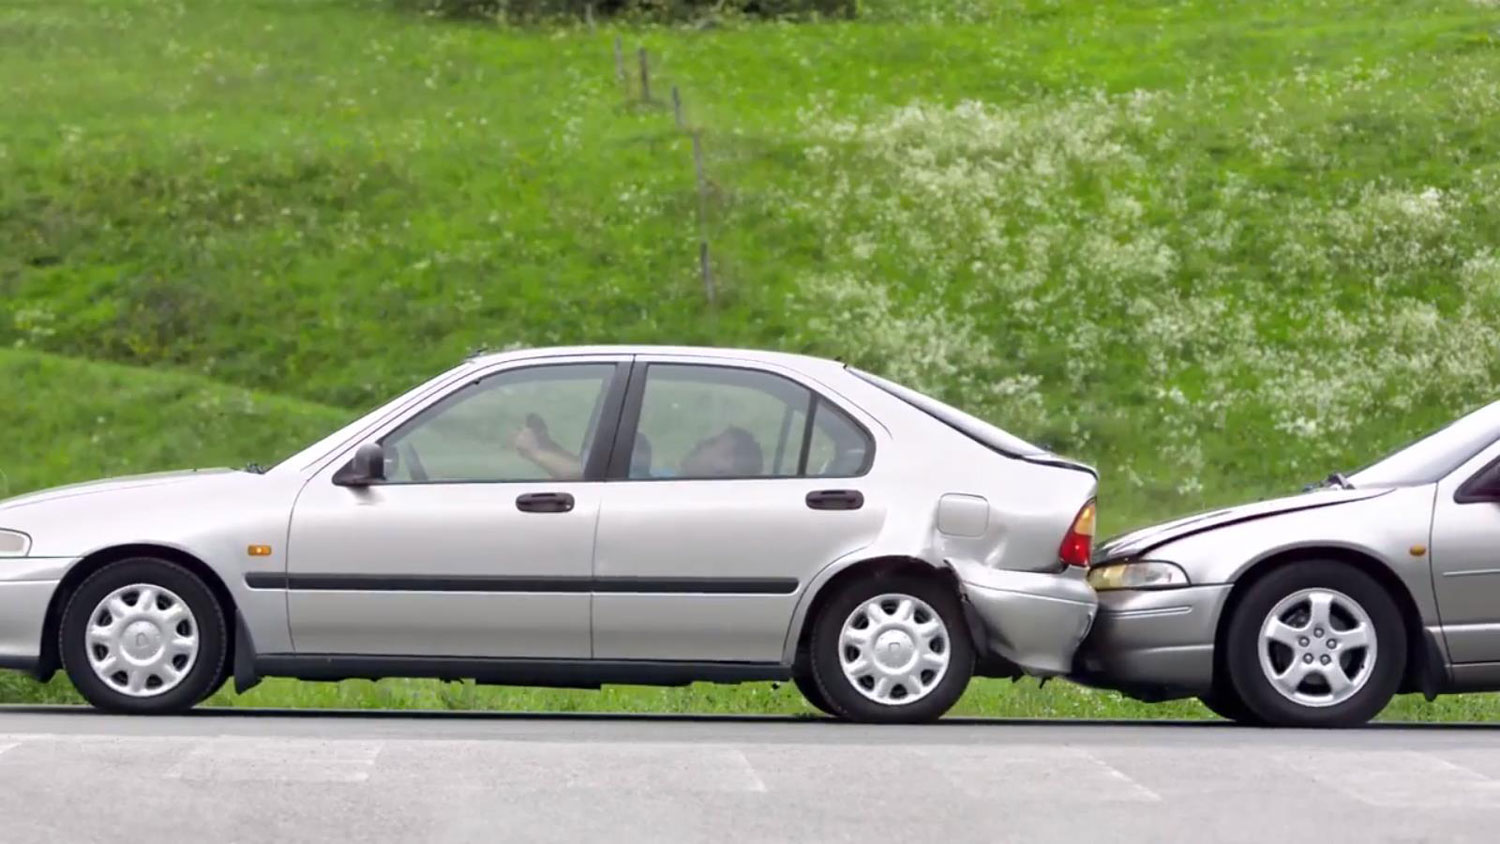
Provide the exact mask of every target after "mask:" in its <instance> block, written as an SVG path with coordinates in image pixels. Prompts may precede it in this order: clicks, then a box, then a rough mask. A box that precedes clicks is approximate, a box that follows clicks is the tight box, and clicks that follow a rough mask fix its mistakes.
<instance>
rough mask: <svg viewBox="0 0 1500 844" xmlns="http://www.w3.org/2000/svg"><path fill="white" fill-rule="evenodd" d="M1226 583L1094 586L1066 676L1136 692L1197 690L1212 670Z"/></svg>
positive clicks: (1160, 696) (1159, 695) (1169, 694)
mask: <svg viewBox="0 0 1500 844" xmlns="http://www.w3.org/2000/svg"><path fill="white" fill-rule="evenodd" d="M1231 588H1232V585H1231V584H1227V583H1224V584H1216V585H1211V586H1188V587H1184V588H1181V589H1155V590H1144V589H1143V590H1132V589H1121V590H1118V591H1106V592H1101V593H1099V618H1098V620H1097V621H1096V622H1095V624H1094V629H1093V632H1092V633H1090V634H1089V637H1088V639H1087V640H1086V641H1085V642H1084V643H1083V647H1082V648H1081V649H1080V650H1079V653H1078V659H1077V665H1076V666H1075V670H1074V673H1073V679H1075V680H1077V681H1079V682H1081V683H1086V684H1088V685H1091V686H1099V687H1102V688H1108V689H1118V690H1119V691H1122V692H1124V693H1125V694H1127V695H1130V696H1132V697H1136V698H1140V699H1142V700H1152V701H1155V700H1170V699H1172V698H1179V697H1191V696H1193V695H1201V694H1204V693H1206V692H1208V691H1209V690H1210V688H1211V687H1212V685H1213V677H1214V634H1215V632H1216V630H1217V629H1218V626H1219V613H1220V611H1222V610H1223V608H1224V601H1225V600H1226V599H1227V598H1228V597H1229V590H1230V589H1231Z"/></svg>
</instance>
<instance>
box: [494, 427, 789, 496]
mask: <svg viewBox="0 0 1500 844" xmlns="http://www.w3.org/2000/svg"><path fill="white" fill-rule="evenodd" d="M513 444H514V446H515V449H516V453H517V454H520V455H521V456H522V457H524V458H526V459H527V460H530V461H531V462H532V463H535V464H536V465H537V466H540V467H541V468H542V469H543V470H544V471H545V472H546V473H547V474H548V475H550V476H552V477H553V478H556V479H557V480H578V479H580V478H582V477H583V461H582V460H581V459H579V457H578V455H576V454H573V453H572V452H570V451H568V450H567V449H565V448H563V447H562V446H560V445H558V444H557V442H556V441H555V440H553V439H552V436H551V435H550V434H549V433H548V432H547V423H546V422H544V421H543V420H542V418H541V417H539V416H537V415H536V414H531V415H530V416H528V417H526V424H525V425H523V426H522V427H521V430H520V431H518V432H516V436H515V439H514V441H513ZM764 465H765V455H764V453H763V452H762V450H761V447H760V443H759V442H757V441H756V439H755V437H754V435H752V434H751V433H750V432H749V431H747V430H745V429H744V428H741V427H739V426H736V425H730V426H728V427H726V428H725V429H724V430H722V431H720V432H719V433H717V434H714V435H713V436H711V437H707V438H705V439H703V440H701V441H699V442H698V444H697V445H695V446H693V449H692V450H691V451H689V452H688V454H687V456H686V457H684V458H683V459H682V463H681V464H680V465H679V466H678V467H677V471H675V472H673V471H671V470H656V469H652V468H651V443H650V441H648V440H647V439H646V438H645V437H644V436H641V435H639V434H637V435H636V440H635V450H634V452H633V453H632V454H631V459H630V477H632V478H674V477H681V478H753V477H757V476H759V475H760V473H761V469H762V467H764Z"/></svg>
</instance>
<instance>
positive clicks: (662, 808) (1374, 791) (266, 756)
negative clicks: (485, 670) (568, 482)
mask: <svg viewBox="0 0 1500 844" xmlns="http://www.w3.org/2000/svg"><path fill="white" fill-rule="evenodd" d="M1497 825H1500V727H1495V728H1491V727H1446V728H1445V727H1389V726H1382V727H1373V728H1369V729H1364V730H1358V731H1349V732H1294V731H1279V730H1258V729H1248V728H1235V727H1228V726H1217V725H1203V724H1186V723H1184V724H1163V723H1153V724H1103V723H1088V722H994V721H963V720H956V721H949V722H944V723H942V724H939V725H934V726H925V727H865V726H854V725H846V724H836V723H831V722H826V721H813V720H807V721H797V720H779V719H759V718H664V717H607V716H598V717H585V716H560V717H558V716H549V717H544V716H535V717H524V716H513V715H451V714H434V715H412V714H410V713H391V714H388V715H386V714H380V715H373V716H372V715H368V714H328V715H309V714H306V713H279V712H260V713H253V714H248V715H247V714H238V713H220V712H202V713H197V714H194V715H192V716H188V717H180V718H123V717H114V716H105V715H99V714H96V713H93V712H89V711H87V710H58V709H14V708H3V707H0V840H4V841H15V842H28V841H68V842H75V841H76V842H83V841H100V842H111V844H119V842H121V841H152V842H173V841H194V842H208V841H214V842H231V841H247V842H258V841H266V842H272V841H274V842H287V841H312V840H320V841H321V840H360V841H369V842H379V841H423V842H426V841H570V842H572V841H584V840H598V841H610V842H622V841H677V840H681V841H713V842H724V841H731V840H732V841H742V840H743V841H776V842H780V841H797V840H816V841H841V840H853V841H860V842H864V844H875V842H882V843H883V842H911V844H916V843H917V842H929V841H942V842H945V844H948V843H949V842H960V841H986V842H992V841H1008V840H1016V841H1020V840H1025V841H1028V842H1041V841H1068V842H1083V841H1176V840H1182V841H1194V842H1204V841H1277V842H1293V844H1301V842H1307V843H1308V844H1331V842H1338V841H1350V842H1369V841H1420V840H1431V841H1439V840H1441V841H1462V840H1472V841H1494V840H1495V839H1496V837H1497V835H1500V832H1497Z"/></svg>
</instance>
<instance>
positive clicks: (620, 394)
mask: <svg viewBox="0 0 1500 844" xmlns="http://www.w3.org/2000/svg"><path fill="white" fill-rule="evenodd" d="M543 360H545V362H541V361H543ZM633 362H634V360H633V358H626V359H615V360H568V359H557V360H546V359H539V361H538V362H536V363H531V362H524V363H521V364H520V365H518V366H506V367H503V368H500V369H490V370H486V371H484V372H481V373H479V374H476V375H472V376H470V377H467V378H463V379H461V380H459V381H458V382H457V383H454V384H449V385H448V387H449V389H448V390H447V392H445V393H443V394H442V395H441V396H439V397H438V398H436V399H434V400H433V401H431V402H430V403H428V404H427V405H426V406H425V407H423V408H422V409H421V410H418V411H417V412H415V413H413V414H411V415H410V416H407V417H406V418H405V419H402V420H401V421H400V422H397V423H396V424H395V425H394V426H392V427H391V428H389V429H388V430H387V431H385V433H383V434H381V435H380V436H379V437H378V438H377V439H376V440H375V442H378V443H380V444H381V445H382V446H384V445H385V444H386V442H387V441H388V440H390V439H391V438H392V437H395V436H396V435H397V434H399V433H401V432H402V431H405V430H407V429H408V428H409V427H410V426H412V425H418V424H421V422H423V421H424V420H426V419H429V418H430V417H431V416H432V415H433V414H435V413H438V412H441V411H442V410H443V409H444V408H446V407H447V405H448V402H449V400H450V399H453V398H456V397H457V396H458V395H460V394H461V393H463V392H464V391H466V390H468V389H469V388H470V387H473V386H475V385H477V384H482V383H484V382H485V381H488V380H490V379H491V378H499V377H501V376H503V375H510V374H513V373H516V372H524V371H529V370H533V369H546V368H552V367H562V366H608V367H613V371H612V372H610V373H609V374H608V375H607V376H606V377H605V380H606V384H605V387H604V395H603V398H602V399H601V401H600V407H599V409H598V415H599V428H598V430H597V431H595V432H594V437H593V440H592V442H590V444H589V455H588V460H587V462H586V463H585V464H584V467H583V477H581V478H574V479H561V478H535V479H530V480H481V479H471V480H438V481H433V480H427V481H391V480H382V481H376V482H375V483H373V484H371V486H399V487H409V486H410V487H417V486H467V485H474V484H485V485H492V486H515V485H522V484H548V483H560V484H561V483H565V484H580V483H598V482H599V481H602V480H604V473H605V470H606V468H607V466H608V462H609V455H610V451H611V449H612V448H613V446H614V443H615V428H616V426H617V425H619V422H620V408H621V405H623V403H624V398H625V392H626V389H627V387H628V383H629V377H630V372H631V370H632V364H633ZM348 462H349V461H345V463H344V465H348Z"/></svg>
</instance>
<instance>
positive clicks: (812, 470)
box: [593, 356, 886, 662]
mask: <svg viewBox="0 0 1500 844" xmlns="http://www.w3.org/2000/svg"><path fill="white" fill-rule="evenodd" d="M869 421H871V420H868V418H867V417H866V418H862V414H861V412H860V411H858V409H856V408H852V407H849V406H847V405H844V404H841V403H839V402H835V401H834V400H832V399H830V398H829V397H828V396H827V395H825V394H824V393H822V392H820V391H819V389H818V385H816V384H813V383H810V382H808V381H807V380H805V379H802V378H801V377H799V375H798V374H797V373H793V372H790V371H787V370H780V369H776V368H773V367H770V366H768V365H766V366H761V365H756V364H755V363H750V362H746V363H743V364H742V363H734V364H728V363H724V362H706V361H704V360H701V359H700V360H693V359H681V358H671V357H645V356H642V357H638V358H637V363H636V365H635V367H634V370H633V372H632V375H631V381H630V389H629V391H628V393H627V398H626V401H625V410H624V414H623V416H622V419H621V424H620V429H619V432H618V434H617V437H616V444H615V448H614V460H613V463H612V465H611V467H610V481H609V482H608V483H607V484H606V485H605V489H604V498H603V500H602V502H601V504H600V518H599V533H598V540H597V543H596V546H595V558H594V574H595V585H594V588H595V596H594V611H593V624H594V655H595V656H596V657H598V658H601V659H648V660H689V661H733V662H777V661H779V660H780V659H781V655H782V650H783V646H784V643H785V638H786V634H787V629H788V627H789V625H790V622H791V617H792V613H793V610H794V608H795V606H796V603H797V600H798V596H799V595H800V593H801V591H802V589H803V588H804V587H805V586H806V584H807V582H808V580H809V579H810V578H811V577H812V576H813V575H814V574H815V573H817V572H818V571H820V570H821V569H822V568H823V567H824V566H826V565H827V564H828V563H830V562H832V561H834V560H836V559H838V558H839V557H842V556H844V555H845V554H848V553H851V552H853V551H855V550H858V549H859V548H861V547H863V546H865V545H868V544H869V543H870V542H871V541H873V539H874V538H875V536H876V535H877V534H878V533H879V530H880V527H881V524H882V522H883V520H884V511H885V506H886V505H885V502H884V500H883V499H882V498H881V496H880V495H879V494H877V492H876V490H875V489H874V488H872V487H871V485H870V481H871V474H870V472H871V468H872V466H873V465H874V463H875V461H876V440H875V438H874V436H873V435H872V434H871V429H872V428H877V427H878V426H875V425H873V424H867V422H869Z"/></svg>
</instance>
